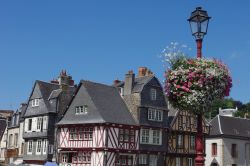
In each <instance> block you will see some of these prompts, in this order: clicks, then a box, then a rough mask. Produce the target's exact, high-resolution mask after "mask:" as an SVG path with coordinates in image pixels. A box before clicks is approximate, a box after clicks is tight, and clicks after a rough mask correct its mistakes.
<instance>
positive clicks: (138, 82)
mask: <svg viewBox="0 0 250 166" xmlns="http://www.w3.org/2000/svg"><path fill="white" fill-rule="evenodd" d="M154 77H155V76H154V75H150V76H143V77H136V78H135V82H134V86H133V89H132V92H133V93H137V92H141V91H142V90H143V88H144V86H145V85H146V84H147V83H148V82H149V81H150V80H152V79H153V78H154ZM116 86H117V87H123V86H124V81H121V82H120V83H118V84H117V85H116Z"/></svg>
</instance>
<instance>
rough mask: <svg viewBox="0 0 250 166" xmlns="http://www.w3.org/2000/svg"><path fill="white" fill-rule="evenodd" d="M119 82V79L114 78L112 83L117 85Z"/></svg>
mask: <svg viewBox="0 0 250 166" xmlns="http://www.w3.org/2000/svg"><path fill="white" fill-rule="evenodd" d="M120 82H121V81H120V80H118V79H116V80H114V81H113V85H114V86H117V84H119V83H120Z"/></svg>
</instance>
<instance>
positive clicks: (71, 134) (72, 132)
mask: <svg viewBox="0 0 250 166" xmlns="http://www.w3.org/2000/svg"><path fill="white" fill-rule="evenodd" d="M69 139H70V140H77V131H76V128H71V129H70V130H69Z"/></svg>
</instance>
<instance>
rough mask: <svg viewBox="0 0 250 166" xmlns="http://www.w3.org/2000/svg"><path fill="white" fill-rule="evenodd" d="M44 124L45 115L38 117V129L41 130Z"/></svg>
mask: <svg viewBox="0 0 250 166" xmlns="http://www.w3.org/2000/svg"><path fill="white" fill-rule="evenodd" d="M42 126H43V117H38V118H37V130H38V131H41V130H42Z"/></svg>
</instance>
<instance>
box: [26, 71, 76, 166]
mask: <svg viewBox="0 0 250 166" xmlns="http://www.w3.org/2000/svg"><path fill="white" fill-rule="evenodd" d="M74 90H75V87H74V81H73V80H72V78H71V76H68V75H67V73H66V71H62V72H61V74H60V76H59V77H58V80H53V81H51V82H44V81H36V82H35V84H34V87H33V89H32V92H31V95H30V97H29V100H28V104H27V109H26V112H25V115H24V132H23V138H24V140H25V145H24V147H25V148H24V155H23V161H24V163H25V164H41V165H43V164H44V162H46V160H52V159H55V156H56V148H55V147H54V143H55V142H56V137H55V123H56V122H57V121H58V119H59V117H61V115H62V114H63V112H64V111H65V109H66V106H67V105H68V103H69V101H70V99H71V98H72V95H73V92H74Z"/></svg>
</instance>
